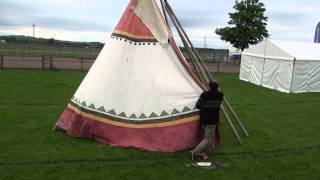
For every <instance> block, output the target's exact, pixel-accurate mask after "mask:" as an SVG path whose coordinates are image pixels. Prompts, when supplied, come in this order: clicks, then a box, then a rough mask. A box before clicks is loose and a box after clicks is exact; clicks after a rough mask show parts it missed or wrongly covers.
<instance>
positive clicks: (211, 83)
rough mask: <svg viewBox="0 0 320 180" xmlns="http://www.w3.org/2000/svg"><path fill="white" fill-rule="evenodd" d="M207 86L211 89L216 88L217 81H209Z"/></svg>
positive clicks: (217, 85)
mask: <svg viewBox="0 0 320 180" xmlns="http://www.w3.org/2000/svg"><path fill="white" fill-rule="evenodd" d="M209 87H210V89H212V90H217V89H218V87H219V83H218V81H215V80H213V81H209Z"/></svg>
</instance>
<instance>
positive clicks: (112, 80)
mask: <svg viewBox="0 0 320 180" xmlns="http://www.w3.org/2000/svg"><path fill="white" fill-rule="evenodd" d="M203 89H204V86H203V84H202V83H201V82H200V81H199V79H198V78H197V77H196V76H195V74H194V73H193V71H192V69H191V68H190V66H189V65H188V63H187V61H186V60H185V58H184V57H183V55H182V53H181V52H180V50H179V48H178V47H177V45H176V44H175V42H174V40H173V37H172V33H171V31H170V28H169V27H168V25H167V23H166V21H165V19H164V17H163V15H162V14H161V12H160V9H159V8H158V6H157V4H156V2H155V0H131V1H130V2H129V5H128V7H127V8H126V10H125V12H124V14H123V16H122V18H121V19H120V21H119V23H118V25H117V26H116V28H115V30H114V31H113V33H112V35H111V37H110V38H109V40H108V41H107V42H106V44H105V46H104V48H103V49H102V51H101V53H100V54H99V56H98V58H97V59H96V61H95V63H94V64H93V66H92V67H91V69H90V71H89V72H88V74H87V75H86V77H85V78H84V80H83V81H82V83H81V85H80V86H79V88H78V90H77V91H76V93H75V94H74V96H73V97H72V99H71V101H70V103H69V104H68V105H67V107H66V108H65V110H64V112H63V113H62V115H61V117H60V118H59V120H58V122H57V124H56V126H57V127H58V128H60V129H63V130H65V131H66V132H67V133H68V134H69V135H71V136H73V137H89V138H94V139H95V140H97V141H99V142H102V143H105V144H109V145H112V146H119V147H136V148H140V149H144V150H148V151H160V152H173V151H177V150H182V149H186V148H190V147H193V146H194V145H196V143H197V142H198V141H199V138H200V134H201V131H200V127H199V121H198V120H199V117H198V110H197V109H195V103H196V101H197V98H198V97H199V95H200V93H201V92H202V91H203Z"/></svg>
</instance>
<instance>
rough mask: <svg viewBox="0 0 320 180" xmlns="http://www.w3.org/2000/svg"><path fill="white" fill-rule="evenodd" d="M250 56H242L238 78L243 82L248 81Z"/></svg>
mask: <svg viewBox="0 0 320 180" xmlns="http://www.w3.org/2000/svg"><path fill="white" fill-rule="evenodd" d="M251 61H252V56H248V55H242V57H241V66H240V75H239V78H240V79H241V80H243V81H249V77H250V71H251V70H250V69H251Z"/></svg>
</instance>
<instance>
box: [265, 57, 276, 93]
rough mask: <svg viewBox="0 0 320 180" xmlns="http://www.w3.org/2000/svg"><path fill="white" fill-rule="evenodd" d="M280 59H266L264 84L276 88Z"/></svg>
mask: <svg viewBox="0 0 320 180" xmlns="http://www.w3.org/2000/svg"><path fill="white" fill-rule="evenodd" d="M277 67H278V60H274V59H266V60H265V64H264V72H263V80H262V86H264V87H267V88H270V89H275V88H276V79H277V74H276V72H277Z"/></svg>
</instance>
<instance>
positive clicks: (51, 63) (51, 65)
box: [50, 56, 53, 70]
mask: <svg viewBox="0 0 320 180" xmlns="http://www.w3.org/2000/svg"><path fill="white" fill-rule="evenodd" d="M52 69H53V62H52V56H50V70H52Z"/></svg>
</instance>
